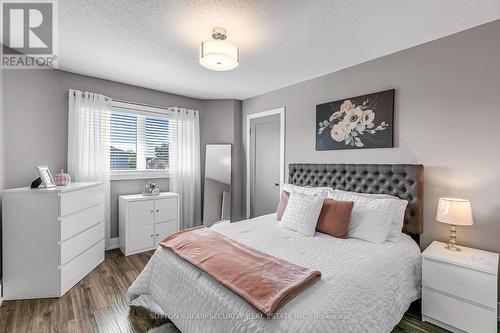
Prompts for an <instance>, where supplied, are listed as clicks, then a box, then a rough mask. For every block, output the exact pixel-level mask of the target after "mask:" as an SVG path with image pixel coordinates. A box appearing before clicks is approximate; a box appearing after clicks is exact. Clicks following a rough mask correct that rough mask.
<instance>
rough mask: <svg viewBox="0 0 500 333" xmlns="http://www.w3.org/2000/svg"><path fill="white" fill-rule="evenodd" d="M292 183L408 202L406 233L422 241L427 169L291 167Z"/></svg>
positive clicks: (400, 166)
mask: <svg viewBox="0 0 500 333" xmlns="http://www.w3.org/2000/svg"><path fill="white" fill-rule="evenodd" d="M288 182H289V183H290V184H294V185H299V186H314V187H317V186H325V187H331V188H333V189H339V190H344V191H351V192H360V193H380V194H389V195H393V196H396V197H398V198H400V199H405V200H408V206H407V208H406V213H405V219H404V225H403V232H405V233H407V234H409V235H410V236H412V238H413V239H415V240H416V241H417V243H418V242H419V235H420V234H421V233H422V232H423V224H424V223H423V221H424V218H423V213H424V206H423V194H424V189H423V183H424V167H423V165H415V164H290V165H289V177H288Z"/></svg>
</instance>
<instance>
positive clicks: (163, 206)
mask: <svg viewBox="0 0 500 333" xmlns="http://www.w3.org/2000/svg"><path fill="white" fill-rule="evenodd" d="M177 208H178V204H177V198H164V199H155V200H154V210H155V214H154V221H155V223H161V222H167V221H172V220H177Z"/></svg>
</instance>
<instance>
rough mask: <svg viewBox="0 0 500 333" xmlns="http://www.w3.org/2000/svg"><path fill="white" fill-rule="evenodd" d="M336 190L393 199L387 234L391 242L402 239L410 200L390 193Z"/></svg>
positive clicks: (369, 196) (373, 197) (341, 192)
mask: <svg viewBox="0 0 500 333" xmlns="http://www.w3.org/2000/svg"><path fill="white" fill-rule="evenodd" d="M335 192H337V193H340V194H344V195H346V194H347V195H349V194H350V195H359V196H362V197H367V198H372V199H392V200H393V201H392V218H391V227H390V229H389V234H388V235H387V240H388V241H389V242H399V241H400V240H401V231H402V230H403V223H404V219H405V212H406V206H408V201H407V200H403V199H399V198H398V197H395V196H392V195H389V194H379V193H374V194H370V193H357V192H347V191H341V190H335Z"/></svg>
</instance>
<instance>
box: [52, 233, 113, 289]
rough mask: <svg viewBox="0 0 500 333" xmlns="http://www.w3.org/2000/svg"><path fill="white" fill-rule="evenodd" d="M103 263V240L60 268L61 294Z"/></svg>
mask: <svg viewBox="0 0 500 333" xmlns="http://www.w3.org/2000/svg"><path fill="white" fill-rule="evenodd" d="M103 261H104V240H101V241H100V242H99V243H97V244H95V245H94V246H92V247H91V248H90V249H88V250H87V251H85V252H83V253H82V254H80V255H79V256H78V257H76V258H75V259H73V260H71V261H70V262H68V263H67V264H66V265H64V266H63V267H62V268H61V291H62V292H61V294H63V293H64V292H65V291H67V290H68V289H69V288H71V287H72V286H73V285H74V284H75V283H76V282H78V281H80V279H82V278H83V277H84V276H85V275H87V274H88V273H90V271H91V270H92V269H94V268H95V267H96V266H97V265H99V264H100V263H101V262H103Z"/></svg>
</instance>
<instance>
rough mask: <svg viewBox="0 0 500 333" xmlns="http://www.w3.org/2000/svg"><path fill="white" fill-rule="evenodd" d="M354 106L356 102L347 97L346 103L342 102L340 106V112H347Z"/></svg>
mask: <svg viewBox="0 0 500 333" xmlns="http://www.w3.org/2000/svg"><path fill="white" fill-rule="evenodd" d="M353 107H354V104H353V103H352V102H351V101H350V100H348V99H346V100H345V101H344V103H342V105H341V106H340V112H342V113H345V112H347V111H349V110H350V109H352V108H353Z"/></svg>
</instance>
